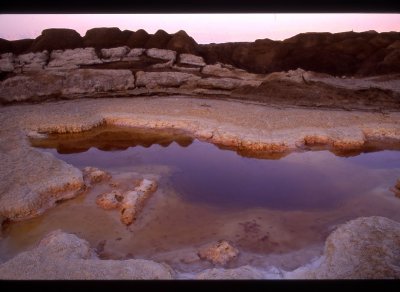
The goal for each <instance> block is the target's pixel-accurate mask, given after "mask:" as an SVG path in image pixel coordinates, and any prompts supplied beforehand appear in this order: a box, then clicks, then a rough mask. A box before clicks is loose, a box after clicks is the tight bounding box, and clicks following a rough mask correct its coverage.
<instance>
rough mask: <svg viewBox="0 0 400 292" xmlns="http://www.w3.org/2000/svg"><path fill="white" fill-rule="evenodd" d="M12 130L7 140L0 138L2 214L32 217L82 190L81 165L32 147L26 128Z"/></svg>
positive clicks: (0, 203)
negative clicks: (76, 165) (66, 161)
mask: <svg viewBox="0 0 400 292" xmlns="http://www.w3.org/2000/svg"><path fill="white" fill-rule="evenodd" d="M11 131H13V134H12V135H8V137H7V139H6V140H4V138H2V139H0V145H1V146H0V148H1V151H0V160H1V167H0V177H1V178H2V179H1V183H2V187H1V188H0V216H3V217H5V218H9V219H12V220H22V219H28V218H32V217H35V216H38V215H40V214H42V213H43V212H44V211H45V210H46V209H49V208H51V207H53V206H55V205H56V202H57V201H60V200H65V199H70V198H73V197H75V196H77V195H78V194H79V193H80V192H81V190H82V188H83V187H84V182H83V179H82V173H81V171H80V170H79V169H77V168H75V167H73V166H72V165H69V164H67V163H65V162H64V161H61V160H58V159H56V158H54V156H53V155H52V154H50V153H46V152H41V151H38V150H36V149H33V148H31V147H30V144H29V142H28V140H27V139H26V134H25V133H24V132H21V131H20V130H16V129H13V130H11ZM50 174H51V175H50Z"/></svg>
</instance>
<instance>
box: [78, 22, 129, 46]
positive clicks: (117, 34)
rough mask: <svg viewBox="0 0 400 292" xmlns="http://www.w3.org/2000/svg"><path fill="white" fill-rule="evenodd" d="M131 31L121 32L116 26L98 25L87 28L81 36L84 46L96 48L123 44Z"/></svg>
mask: <svg viewBox="0 0 400 292" xmlns="http://www.w3.org/2000/svg"><path fill="white" fill-rule="evenodd" d="M130 35H131V33H126V32H125V31H124V32H122V31H121V30H120V29H119V28H118V27H99V28H92V29H89V30H88V31H87V32H86V34H85V36H84V37H83V45H84V46H85V47H93V48H96V49H104V48H114V47H120V46H124V45H125V44H126V41H127V39H128V38H129V37H130Z"/></svg>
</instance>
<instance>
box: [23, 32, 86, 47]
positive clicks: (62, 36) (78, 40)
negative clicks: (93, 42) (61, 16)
mask: <svg viewBox="0 0 400 292" xmlns="http://www.w3.org/2000/svg"><path fill="white" fill-rule="evenodd" d="M82 46H83V43H82V37H81V35H80V34H79V33H77V32H76V31H75V30H73V29H66V28H51V29H45V30H43V31H42V34H41V35H40V36H38V37H37V38H36V39H35V40H34V41H33V44H32V46H31V47H30V49H29V51H31V52H41V51H44V50H48V51H52V50H65V49H75V48H80V47H82Z"/></svg>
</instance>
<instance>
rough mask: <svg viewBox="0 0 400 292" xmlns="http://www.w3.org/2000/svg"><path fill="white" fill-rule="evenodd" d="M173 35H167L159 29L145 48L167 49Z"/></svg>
mask: <svg viewBox="0 0 400 292" xmlns="http://www.w3.org/2000/svg"><path fill="white" fill-rule="evenodd" d="M171 37H172V36H171V35H170V34H168V33H166V32H165V31H164V30H162V29H159V30H157V32H156V33H155V34H154V35H151V36H150V38H149V40H148V41H147V42H146V45H145V46H144V47H145V48H146V49H150V48H157V49H164V48H166V47H167V44H168V42H169V40H170V39H171Z"/></svg>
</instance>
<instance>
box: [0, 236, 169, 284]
mask: <svg viewBox="0 0 400 292" xmlns="http://www.w3.org/2000/svg"><path fill="white" fill-rule="evenodd" d="M0 278H1V279H3V280H4V279H7V280H17V279H18V280H22V279H25V280H37V279H45V280H65V279H69V280H78V279H82V280H83V279H84V280H90V279H97V280H105V279H110V280H111V279H127V280H128V279H129V280H132V279H171V278H172V269H171V268H169V267H168V266H167V265H162V264H158V263H156V262H153V261H147V260H125V261H118V260H100V259H99V258H98V256H97V254H96V253H95V251H94V250H93V249H92V248H90V246H89V243H88V242H87V241H86V240H83V239H80V238H78V237H77V236H75V235H73V234H68V233H64V232H62V231H60V230H57V231H54V232H52V233H50V234H48V235H47V236H46V237H45V238H43V239H42V240H41V241H40V243H39V244H38V246H37V247H36V248H34V249H32V250H30V251H26V252H23V253H20V254H19V255H17V256H16V257H14V258H13V259H11V260H9V261H7V262H5V263H3V264H1V265H0Z"/></svg>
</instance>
